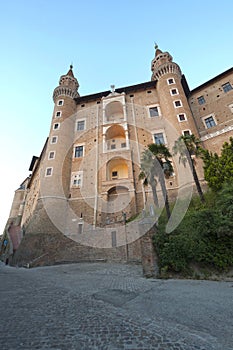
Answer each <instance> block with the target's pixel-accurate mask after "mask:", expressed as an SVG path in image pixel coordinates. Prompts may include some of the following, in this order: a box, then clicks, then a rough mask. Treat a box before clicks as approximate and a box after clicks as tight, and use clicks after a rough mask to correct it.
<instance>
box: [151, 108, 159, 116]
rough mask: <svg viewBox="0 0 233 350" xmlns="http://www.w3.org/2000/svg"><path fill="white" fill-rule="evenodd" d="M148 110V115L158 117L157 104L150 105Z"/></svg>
mask: <svg viewBox="0 0 233 350" xmlns="http://www.w3.org/2000/svg"><path fill="white" fill-rule="evenodd" d="M149 112H150V117H151V118H152V117H158V116H159V109H158V107H157V106H155V107H150V108H149Z"/></svg>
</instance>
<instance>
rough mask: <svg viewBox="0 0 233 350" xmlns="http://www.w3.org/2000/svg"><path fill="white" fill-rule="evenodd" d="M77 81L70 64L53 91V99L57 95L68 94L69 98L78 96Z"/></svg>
mask: <svg viewBox="0 0 233 350" xmlns="http://www.w3.org/2000/svg"><path fill="white" fill-rule="evenodd" d="M78 88H79V83H78V80H77V79H76V78H75V77H74V74H73V66H72V65H70V69H69V71H68V73H67V74H65V75H62V76H61V78H60V80H59V86H58V87H56V89H55V90H54V92H53V100H54V102H55V100H56V99H57V97H59V96H69V97H71V98H76V97H79V93H78V91H77V90H78Z"/></svg>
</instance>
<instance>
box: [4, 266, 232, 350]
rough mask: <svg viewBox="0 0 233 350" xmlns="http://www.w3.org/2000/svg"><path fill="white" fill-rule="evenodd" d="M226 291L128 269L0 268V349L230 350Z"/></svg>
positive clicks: (222, 286)
mask: <svg viewBox="0 0 233 350" xmlns="http://www.w3.org/2000/svg"><path fill="white" fill-rule="evenodd" d="M232 287H233V282H211V281H192V280H189V281H188V280H156V279H144V278H142V271H141V266H131V265H119V264H105V263H93V264H88V263H79V264H71V265H59V266H52V267H41V268H34V269H24V268H21V269H19V268H12V267H9V266H5V265H3V264H1V265H0V293H1V294H0V296H1V297H0V298H1V299H0V315H1V316H0V322H1V333H0V349H1V350H18V349H22V350H34V349H41V350H44V349H52V350H66V349H67V350H72V349H75V350H76V349H90V350H95V349H96V350H97V349H101V350H102V349H106V350H107V349H109V350H118V349H119V350H120V349H131V350H132V349H134V350H139V349H160V350H162V349H163V350H194V349H195V350H197V349H202V350H204V349H205V350H216V349H217V350H230V349H231V350H232V349H233V345H232V344H233V288H232Z"/></svg>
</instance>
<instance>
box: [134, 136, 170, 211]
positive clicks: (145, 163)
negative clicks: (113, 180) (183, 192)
mask: <svg viewBox="0 0 233 350" xmlns="http://www.w3.org/2000/svg"><path fill="white" fill-rule="evenodd" d="M171 156H172V155H171V153H170V151H169V149H168V148H167V147H166V146H165V145H163V144H158V145H157V144H155V143H152V144H150V145H148V146H147V149H145V151H144V152H143V154H142V158H141V172H140V174H139V179H143V180H144V184H145V185H146V184H147V183H149V184H150V185H151V188H152V193H153V199H154V203H155V205H156V206H158V196H157V185H158V182H159V183H160V185H161V189H162V193H163V198H164V201H165V208H166V212H167V217H168V218H169V217H170V215H171V213H170V207H169V202H168V195H167V189H166V183H165V178H169V176H170V175H171V174H172V173H173V166H172V163H171V161H170V159H169V158H171Z"/></svg>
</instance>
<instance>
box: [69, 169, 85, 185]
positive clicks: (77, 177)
mask: <svg viewBox="0 0 233 350" xmlns="http://www.w3.org/2000/svg"><path fill="white" fill-rule="evenodd" d="M82 183H83V171H77V172H75V173H72V176H71V186H75V187H81V186H82Z"/></svg>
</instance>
